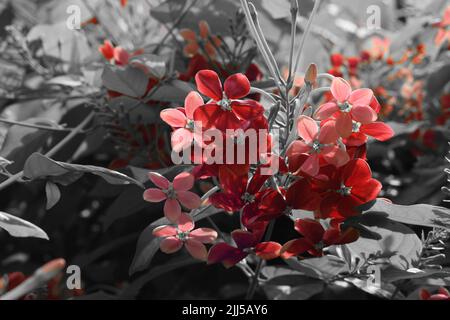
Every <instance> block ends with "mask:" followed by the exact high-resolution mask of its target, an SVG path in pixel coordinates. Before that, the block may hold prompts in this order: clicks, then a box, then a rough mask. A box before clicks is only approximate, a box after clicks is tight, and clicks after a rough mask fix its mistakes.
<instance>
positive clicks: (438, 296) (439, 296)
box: [419, 288, 450, 300]
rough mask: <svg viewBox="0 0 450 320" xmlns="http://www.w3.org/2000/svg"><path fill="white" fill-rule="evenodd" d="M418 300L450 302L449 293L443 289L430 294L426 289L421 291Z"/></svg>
mask: <svg viewBox="0 0 450 320" xmlns="http://www.w3.org/2000/svg"><path fill="white" fill-rule="evenodd" d="M419 297H420V300H450V293H449V292H448V291H447V289H445V288H439V290H438V292H437V293H435V294H431V293H430V292H429V291H428V290H426V289H421V290H420V292H419Z"/></svg>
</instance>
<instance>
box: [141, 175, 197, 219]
mask: <svg viewBox="0 0 450 320" xmlns="http://www.w3.org/2000/svg"><path fill="white" fill-rule="evenodd" d="M148 177H149V179H150V180H151V181H152V182H153V183H154V184H155V185H156V186H157V187H158V188H149V189H147V190H145V192H144V200H145V201H148V202H161V201H164V200H166V203H165V204H164V215H165V217H166V218H167V219H168V220H169V221H170V222H173V223H175V222H177V221H178V219H179V218H180V216H181V206H180V203H181V205H183V206H184V207H186V208H188V209H196V208H198V207H199V206H200V203H201V200H200V197H199V196H198V195H196V194H195V193H193V192H190V191H188V190H190V189H192V187H193V186H194V176H193V175H192V174H190V173H189V172H182V173H180V174H179V175H177V176H176V177H175V179H173V182H169V180H167V179H166V178H165V177H163V176H162V175H160V174H159V173H156V172H150V173H149V174H148Z"/></svg>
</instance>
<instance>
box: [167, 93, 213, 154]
mask: <svg viewBox="0 0 450 320" xmlns="http://www.w3.org/2000/svg"><path fill="white" fill-rule="evenodd" d="M202 105H204V102H203V98H202V97H201V96H200V94H198V93H197V92H195V91H191V92H190V93H189V94H188V95H187V96H186V99H185V100H184V109H183V108H180V109H165V110H163V111H161V114H160V116H161V119H162V120H163V121H164V122H166V123H167V124H168V125H170V126H171V127H172V128H173V129H175V131H174V132H173V133H172V138H171V142H172V148H173V150H174V151H175V152H180V151H181V150H184V149H186V148H188V147H190V146H191V144H192V142H193V141H194V139H195V140H197V141H201V140H199V139H196V137H195V136H194V111H195V110H196V109H197V108H198V107H200V106H202Z"/></svg>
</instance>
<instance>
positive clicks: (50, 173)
mask: <svg viewBox="0 0 450 320" xmlns="http://www.w3.org/2000/svg"><path fill="white" fill-rule="evenodd" d="M84 173H91V174H94V175H97V176H100V177H102V178H103V179H105V180H106V181H107V182H109V183H111V184H130V183H132V184H135V185H138V186H140V187H141V188H144V186H143V184H142V183H140V182H139V181H137V180H135V179H133V178H130V177H128V176H127V175H125V174H123V173H120V172H117V171H113V170H109V169H106V168H102V167H96V166H84V165H79V164H70V163H65V162H59V161H55V160H52V159H50V158H48V157H46V156H44V155H42V154H40V153H33V154H32V155H31V156H30V157H29V158H28V159H27V161H26V163H25V167H24V176H25V177H26V178H29V179H31V180H36V179H49V178H50V180H52V181H53V182H56V183H61V184H63V185H66V184H67V183H69V182H73V181H76V180H77V179H78V178H80V177H81V176H82V175H83V174H84Z"/></svg>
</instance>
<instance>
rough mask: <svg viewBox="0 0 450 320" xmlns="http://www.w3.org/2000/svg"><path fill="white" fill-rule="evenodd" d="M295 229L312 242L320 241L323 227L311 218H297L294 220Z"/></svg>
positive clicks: (323, 231)
mask: <svg viewBox="0 0 450 320" xmlns="http://www.w3.org/2000/svg"><path fill="white" fill-rule="evenodd" d="M295 230H296V231H297V232H298V233H300V234H301V235H302V236H304V237H305V238H307V239H309V240H310V241H311V242H312V243H319V242H320V241H322V238H323V234H324V233H325V230H324V228H323V227H322V225H321V224H320V222H318V221H316V220H313V219H309V218H306V219H298V220H296V221H295Z"/></svg>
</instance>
